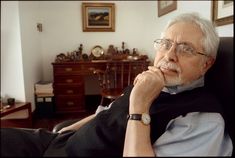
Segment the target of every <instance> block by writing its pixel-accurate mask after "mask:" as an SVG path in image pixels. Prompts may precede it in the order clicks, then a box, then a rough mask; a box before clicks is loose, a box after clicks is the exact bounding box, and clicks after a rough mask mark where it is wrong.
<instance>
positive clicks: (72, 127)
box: [58, 114, 96, 133]
mask: <svg viewBox="0 0 235 158" xmlns="http://www.w3.org/2000/svg"><path fill="white" fill-rule="evenodd" d="M95 115H96V114H92V115H90V116H87V117H85V118H83V119H82V120H80V121H78V122H76V123H74V124H72V125H70V126H67V127H64V128H62V129H61V130H59V131H58V133H62V132H64V131H67V130H78V129H79V128H80V127H82V126H83V125H84V124H86V123H87V122H88V121H90V120H92V119H93V118H94V117H95Z"/></svg>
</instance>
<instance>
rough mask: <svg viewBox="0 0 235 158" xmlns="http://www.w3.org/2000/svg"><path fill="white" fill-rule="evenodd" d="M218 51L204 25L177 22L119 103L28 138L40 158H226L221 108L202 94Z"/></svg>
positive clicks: (191, 17) (192, 19)
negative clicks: (42, 157)
mask: <svg viewBox="0 0 235 158" xmlns="http://www.w3.org/2000/svg"><path fill="white" fill-rule="evenodd" d="M218 43H219V37H218V35H217V33H216V31H215V28H214V27H213V25H212V24H211V22H210V21H208V20H205V19H203V18H200V17H199V16H197V15H195V14H182V15H180V16H178V17H176V18H174V19H173V20H172V21H170V22H169V24H168V25H167V27H166V29H165V31H164V32H163V34H162V37H161V39H157V40H156V41H155V42H154V46H155V48H156V57H155V61H154V66H150V67H149V69H148V70H147V71H145V72H143V73H141V74H139V75H138V76H137V77H136V78H135V81H134V84H133V86H130V87H127V88H126V90H125V92H124V94H123V95H122V96H121V97H119V98H118V99H116V100H115V101H114V102H112V103H111V104H110V105H109V106H108V107H107V108H102V107H99V108H98V109H97V111H96V113H95V114H94V115H91V116H89V117H87V118H85V119H83V120H81V121H79V122H76V123H75V124H73V125H71V126H68V127H65V128H63V129H62V130H60V131H59V132H58V134H52V133H49V132H45V131H44V132H43V131H41V134H40V135H41V136H40V137H39V136H38V135H39V134H35V133H34V134H32V133H31V134H28V135H31V136H28V138H32V137H34V139H35V141H34V143H32V144H33V146H40V148H38V153H40V154H42V155H44V156H61V155H62V156H231V154H232V149H233V146H232V141H231V139H230V137H229V135H228V133H227V131H225V123H224V119H223V116H222V110H221V107H220V105H219V103H218V102H217V100H216V98H215V97H214V96H213V95H211V94H210V93H209V92H207V91H206V90H205V89H204V87H203V86H204V75H205V73H206V72H207V70H208V69H209V68H210V67H211V66H212V65H213V63H214V62H215V59H216V53H217V48H218ZM17 131H18V130H17ZM17 131H12V132H9V131H8V134H9V133H11V135H14V137H15V135H16V133H17ZM5 133H6V132H5ZM18 133H20V132H19V131H18ZM42 133H44V134H42ZM5 135H7V134H5ZM5 135H4V136H3V137H5ZM35 135H37V138H35ZM24 137H26V136H24ZM46 138H47V139H46ZM39 139H43V140H47V141H42V142H43V143H44V144H43V145H44V146H45V147H44V148H42V147H41V146H43V145H41V144H40V143H35V142H36V141H37V140H39ZM18 141H19V142H20V140H18ZM15 142H16V141H15ZM19 142H18V143H19ZM9 144H10V143H8V144H7V143H6V146H8V153H9V151H10V149H9V148H10V147H9V146H10V145H9ZM16 144H17V143H16ZM39 144H40V145H39ZM2 148H3V147H2ZM6 148H7V147H6ZM31 148H33V147H32V146H31ZM35 148H36V147H35ZM35 148H34V151H35V150H36V149H35ZM3 150H4V149H2V151H3ZM22 150H25V151H26V150H29V149H28V148H26V149H25V148H24V149H22ZM5 153H7V151H5ZM30 154H31V155H33V154H35V153H30ZM5 155H7V154H5Z"/></svg>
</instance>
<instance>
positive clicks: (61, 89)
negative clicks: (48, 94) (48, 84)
mask: <svg viewBox="0 0 235 158" xmlns="http://www.w3.org/2000/svg"><path fill="white" fill-rule="evenodd" d="M54 94H55V95H78V94H80V95H84V86H79V85H78V86H73V85H55V86H54Z"/></svg>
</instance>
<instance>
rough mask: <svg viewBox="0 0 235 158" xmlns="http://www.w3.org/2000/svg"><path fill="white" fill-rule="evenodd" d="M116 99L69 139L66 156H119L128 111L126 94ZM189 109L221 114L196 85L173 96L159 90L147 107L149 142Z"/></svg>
mask: <svg viewBox="0 0 235 158" xmlns="http://www.w3.org/2000/svg"><path fill="white" fill-rule="evenodd" d="M132 88H133V86H130V87H128V88H127V89H126V91H125V95H123V96H121V97H119V98H118V99H116V101H115V102H114V103H113V105H112V106H111V108H110V109H109V110H105V111H102V112H100V113H99V114H97V116H96V117H95V119H93V120H91V121H90V122H88V123H87V124H85V125H84V126H82V127H81V128H80V129H79V130H78V131H76V132H75V133H74V134H73V135H72V136H71V137H70V138H69V139H68V142H67V145H66V153H67V154H68V155H69V156H122V153H123V147H124V139H125V132H126V125H127V115H128V113H129V112H128V111H129V95H130V92H131V90H132ZM189 112H218V113H221V114H222V110H221V108H220V105H219V104H218V102H217V100H216V98H215V97H213V96H212V95H211V94H209V93H208V92H207V91H205V89H204V88H196V89H193V90H190V91H184V92H181V93H178V94H175V95H171V94H168V93H165V92H161V93H160V95H159V97H158V98H157V99H155V100H154V102H153V103H152V105H151V108H150V116H151V142H152V143H154V142H155V141H156V140H157V139H158V137H159V136H161V135H162V134H163V133H164V131H165V128H166V126H167V124H168V122H169V121H170V120H171V119H174V118H176V117H178V116H180V115H183V116H184V115H186V114H187V113H189Z"/></svg>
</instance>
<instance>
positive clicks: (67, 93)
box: [53, 63, 85, 113]
mask: <svg viewBox="0 0 235 158" xmlns="http://www.w3.org/2000/svg"><path fill="white" fill-rule="evenodd" d="M80 72H81V66H80V65H79V64H74V63H53V73H54V83H53V91H54V95H55V105H56V106H55V110H56V113H68V112H83V111H85V105H84V79H83V77H82V75H81V74H80Z"/></svg>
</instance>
